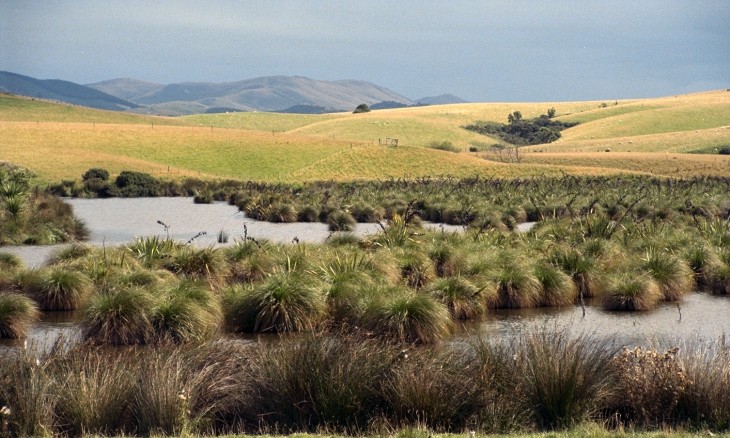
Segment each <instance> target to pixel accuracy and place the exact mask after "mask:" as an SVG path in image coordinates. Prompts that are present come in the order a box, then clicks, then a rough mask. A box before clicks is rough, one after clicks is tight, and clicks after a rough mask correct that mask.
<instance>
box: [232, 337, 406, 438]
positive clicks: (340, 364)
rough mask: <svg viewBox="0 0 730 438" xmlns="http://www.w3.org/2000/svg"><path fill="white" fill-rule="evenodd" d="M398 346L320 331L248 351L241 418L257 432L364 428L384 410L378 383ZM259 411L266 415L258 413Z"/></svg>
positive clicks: (388, 370) (357, 430) (356, 430)
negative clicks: (253, 352)
mask: <svg viewBox="0 0 730 438" xmlns="http://www.w3.org/2000/svg"><path fill="white" fill-rule="evenodd" d="M399 351H400V349H397V348H394V347H393V346H387V345H383V344H381V343H378V342H376V341H375V340H372V339H362V338H358V337H351V336H350V335H347V334H344V335H343V334H339V335H336V336H331V335H328V334H325V333H314V334H311V335H309V334H308V335H305V336H304V337H303V338H299V339H294V338H291V339H287V340H283V341H282V342H281V343H280V344H279V345H276V346H272V347H269V348H264V349H262V350H261V351H260V352H258V353H256V354H254V355H253V359H252V360H251V364H250V371H249V372H250V377H249V379H250V380H249V384H250V386H249V387H248V390H249V394H250V397H249V399H248V400H247V401H246V403H245V404H244V406H243V409H242V411H243V412H242V414H243V415H244V416H245V417H244V419H247V420H249V422H250V423H252V424H253V426H254V427H255V428H257V429H259V430H260V428H261V427H262V426H263V427H264V428H266V429H278V430H281V431H285V432H293V431H310V432H311V431H316V430H318V429H320V428H321V427H323V426H325V425H326V427H327V428H328V430H334V431H338V432H345V433H348V434H354V433H362V432H365V431H368V430H369V428H370V425H371V424H372V421H373V420H374V419H376V418H378V417H379V416H380V415H383V414H385V412H387V406H386V405H385V402H384V400H383V391H382V390H381V387H382V386H383V385H384V384H385V381H387V380H388V378H389V376H390V374H391V368H392V364H393V362H394V361H395V360H397V355H398V353H399ZM262 413H266V414H264V415H262Z"/></svg>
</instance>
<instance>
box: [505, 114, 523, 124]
mask: <svg viewBox="0 0 730 438" xmlns="http://www.w3.org/2000/svg"><path fill="white" fill-rule="evenodd" d="M507 121H508V122H509V123H510V125H513V124H515V123H519V122H520V121H522V113H521V112H519V111H515V112H513V113H512V114H510V115H508V116H507Z"/></svg>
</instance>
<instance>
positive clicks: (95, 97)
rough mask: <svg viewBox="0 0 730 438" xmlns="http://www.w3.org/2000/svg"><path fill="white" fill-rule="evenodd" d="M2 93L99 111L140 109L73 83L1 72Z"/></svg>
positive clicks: (0, 87) (133, 104) (129, 103)
mask: <svg viewBox="0 0 730 438" xmlns="http://www.w3.org/2000/svg"><path fill="white" fill-rule="evenodd" d="M0 91H3V92H6V93H12V94H20V95H23V96H28V97H34V98H39V99H47V100H57V101H62V102H67V103H72V104H74V105H81V106H87V107H90V108H97V109H106V110H115V111H125V110H128V109H134V108H138V107H139V105H137V104H135V103H132V102H129V101H127V100H124V99H123V98H119V97H116V96H112V95H110V94H107V93H105V92H103V91H100V90H97V89H94V88H90V87H85V86H83V85H79V84H76V83H73V82H68V81H62V80H58V79H46V80H41V79H35V78H32V77H30V76H23V75H19V74H17V73H10V72H6V71H0Z"/></svg>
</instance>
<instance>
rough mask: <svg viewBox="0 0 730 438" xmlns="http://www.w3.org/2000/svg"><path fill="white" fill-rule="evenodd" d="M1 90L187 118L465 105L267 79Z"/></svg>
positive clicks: (26, 82)
mask: <svg viewBox="0 0 730 438" xmlns="http://www.w3.org/2000/svg"><path fill="white" fill-rule="evenodd" d="M0 90H1V91H5V92H9V93H14V94H21V95H25V96H31V97H37V98H42V99H51V100H59V101H63V102H69V103H73V104H76V105H82V106H89V107H92V108H100V109H110V110H118V111H132V112H137V113H146V114H160V115H173V116H174V115H186V114H199V113H220V112H228V111H231V112H232V111H270V112H290V113H309V114H313V113H326V112H338V111H351V110H353V109H354V108H355V107H356V106H357V105H359V104H361V103H365V104H368V105H370V106H371V107H372V108H373V109H379V108H396V107H405V106H415V105H432V104H445V103H462V102H465V101H464V100H463V99H460V98H458V97H456V96H453V95H449V94H445V95H441V96H437V97H427V98H423V99H419V100H415V101H414V100H411V99H409V98H407V97H405V96H403V95H400V94H398V93H396V92H394V91H391V90H389V89H387V88H384V87H381V86H378V85H375V84H373V83H370V82H366V81H355V80H343V81H319V80H314V79H309V78H305V77H301V76H266V77H260V78H254V79H248V80H243V81H237V82H225V83H209V82H184V83H177V84H158V83H154V82H147V81H141V80H138V79H126V78H125V79H111V80H108V81H103V82H96V83H93V84H87V85H86V86H84V85H80V84H75V83H73V82H67V81H60V80H39V79H34V78H31V77H28V76H23V75H19V74H15V73H9V72H0Z"/></svg>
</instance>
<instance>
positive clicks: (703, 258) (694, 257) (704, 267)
mask: <svg viewBox="0 0 730 438" xmlns="http://www.w3.org/2000/svg"><path fill="white" fill-rule="evenodd" d="M684 258H685V260H687V263H688V264H689V267H690V269H691V270H692V272H694V276H695V281H696V282H697V285H698V286H700V287H702V288H707V287H709V286H710V285H711V282H712V279H711V275H712V272H713V271H715V270H716V269H718V268H719V267H720V266H721V265H722V262H721V261H720V257H719V256H718V255H717V252H716V251H715V250H714V249H713V248H712V247H711V246H710V245H707V244H702V243H700V244H695V245H692V246H690V247H689V248H688V249H687V250H686V252H685V254H684Z"/></svg>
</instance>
